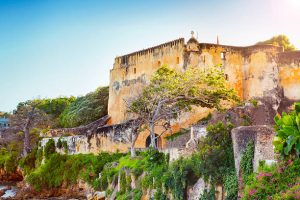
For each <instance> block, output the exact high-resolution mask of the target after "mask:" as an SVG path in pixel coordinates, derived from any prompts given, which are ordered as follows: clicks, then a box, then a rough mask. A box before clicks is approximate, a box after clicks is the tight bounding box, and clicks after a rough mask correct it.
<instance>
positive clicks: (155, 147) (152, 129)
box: [150, 124, 157, 149]
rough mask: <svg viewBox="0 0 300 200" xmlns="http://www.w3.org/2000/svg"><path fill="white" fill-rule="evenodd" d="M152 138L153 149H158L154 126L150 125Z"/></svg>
mask: <svg viewBox="0 0 300 200" xmlns="http://www.w3.org/2000/svg"><path fill="white" fill-rule="evenodd" d="M150 138H151V145H150V146H151V147H152V148H153V149H157V146H156V142H155V141H156V140H155V132H154V124H150Z"/></svg>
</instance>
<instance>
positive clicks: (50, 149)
mask: <svg viewBox="0 0 300 200" xmlns="http://www.w3.org/2000/svg"><path fill="white" fill-rule="evenodd" d="M55 152H56V148H55V141H54V140H53V139H52V138H50V139H49V140H48V142H47V143H46V145H45V149H44V156H45V158H46V159H48V158H50V156H51V155H52V154H54V153H55Z"/></svg>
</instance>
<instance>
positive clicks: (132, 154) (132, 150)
mask: <svg viewBox="0 0 300 200" xmlns="http://www.w3.org/2000/svg"><path fill="white" fill-rule="evenodd" d="M130 153H131V158H133V157H135V156H136V152H135V148H134V144H131V146H130Z"/></svg>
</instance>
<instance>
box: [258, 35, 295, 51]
mask: <svg viewBox="0 0 300 200" xmlns="http://www.w3.org/2000/svg"><path fill="white" fill-rule="evenodd" d="M257 44H271V45H276V46H280V47H283V49H284V50H285V51H293V50H296V48H295V46H294V45H293V44H291V43H290V39H289V38H288V37H287V36H286V35H277V36H274V37H272V38H271V39H269V40H266V41H262V42H258V43H257Z"/></svg>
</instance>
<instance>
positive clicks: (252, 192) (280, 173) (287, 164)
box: [243, 158, 300, 200]
mask: <svg viewBox="0 0 300 200" xmlns="http://www.w3.org/2000/svg"><path fill="white" fill-rule="evenodd" d="M299 169H300V160H299V158H296V159H295V160H294V161H292V160H288V161H281V162H280V163H277V164H274V165H272V166H263V167H261V169H259V171H258V172H257V173H254V174H253V175H252V176H251V179H250V181H249V182H248V183H247V185H246V187H245V190H244V198H243V199H245V200H246V199H247V200H254V199H277V200H279V199H280V200H285V199H299V197H300V192H299V191H300V185H299V180H300V170H299Z"/></svg>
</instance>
